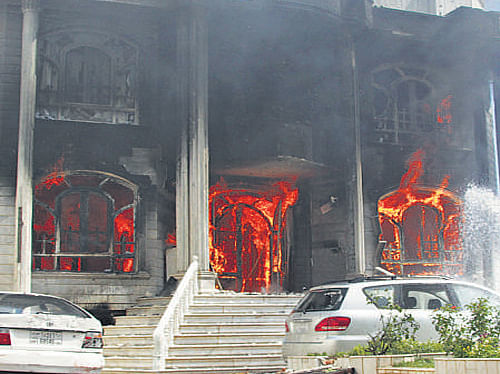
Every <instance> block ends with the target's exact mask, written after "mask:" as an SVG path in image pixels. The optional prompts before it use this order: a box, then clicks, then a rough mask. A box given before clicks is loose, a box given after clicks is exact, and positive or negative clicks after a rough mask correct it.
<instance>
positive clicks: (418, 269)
mask: <svg viewBox="0 0 500 374" xmlns="http://www.w3.org/2000/svg"><path fill="white" fill-rule="evenodd" d="M422 157H423V152H422V151H419V152H416V153H415V154H414V156H413V159H412V161H411V162H410V167H409V170H408V172H407V173H406V174H405V175H404V176H403V178H402V179H401V184H400V187H399V189H398V190H396V191H393V192H391V193H389V194H387V195H385V196H383V197H381V198H380V200H379V202H378V214H379V223H380V228H381V234H380V243H381V244H383V248H382V253H381V265H382V266H383V267H385V268H386V269H387V270H389V271H391V272H393V273H395V274H398V275H415V274H418V275H424V274H439V275H456V274H460V273H461V272H462V271H463V261H462V260H463V259H462V256H463V250H462V249H463V248H462V240H461V237H460V229H459V225H460V220H461V217H462V215H461V210H462V203H461V201H460V199H458V197H456V196H455V194H453V193H452V192H451V191H448V190H446V187H447V185H448V180H447V178H445V179H444V180H443V182H442V183H441V185H440V186H439V187H427V186H421V185H418V181H419V178H420V176H421V175H422V174H423V168H422Z"/></svg>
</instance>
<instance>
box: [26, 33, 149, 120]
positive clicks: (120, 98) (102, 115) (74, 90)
mask: <svg viewBox="0 0 500 374" xmlns="http://www.w3.org/2000/svg"><path fill="white" fill-rule="evenodd" d="M38 48H39V50H38V56H39V60H38V62H37V104H36V113H35V115H36V118H38V119H45V120H61V121H77V122H93V123H112V124H129V125H137V124H139V118H138V100H137V74H138V69H139V68H138V66H139V49H138V46H136V45H135V44H133V43H132V42H131V41H129V40H125V39H123V38H119V37H117V36H114V35H111V34H106V33H100V32H98V31H96V32H85V33H83V32H81V31H78V30H73V29H68V30H60V31H57V32H55V33H49V34H46V35H43V36H42V37H41V38H40V40H39V43H38Z"/></svg>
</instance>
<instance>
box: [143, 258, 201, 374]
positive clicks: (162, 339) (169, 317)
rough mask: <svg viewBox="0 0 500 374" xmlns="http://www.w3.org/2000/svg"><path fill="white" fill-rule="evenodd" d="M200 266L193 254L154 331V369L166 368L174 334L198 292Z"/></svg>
mask: <svg viewBox="0 0 500 374" xmlns="http://www.w3.org/2000/svg"><path fill="white" fill-rule="evenodd" d="M198 267H199V265H198V258H197V257H196V256H193V262H191V265H189V267H188V269H187V271H186V273H185V274H184V276H183V278H182V280H181V282H180V283H179V286H177V289H176V290H175V293H174V296H173V297H172V300H170V302H169V303H168V306H167V309H165V312H164V313H163V316H162V317H161V319H160V321H159V322H158V326H156V329H155V331H154V333H153V341H154V353H153V369H154V370H164V369H165V358H166V357H168V349H169V347H171V346H172V345H173V342H174V336H175V334H176V333H178V331H179V326H180V324H181V322H182V319H183V317H184V315H185V314H186V312H187V310H188V308H189V305H191V303H192V301H193V298H194V296H195V295H196V294H197V293H198V289H199V283H198Z"/></svg>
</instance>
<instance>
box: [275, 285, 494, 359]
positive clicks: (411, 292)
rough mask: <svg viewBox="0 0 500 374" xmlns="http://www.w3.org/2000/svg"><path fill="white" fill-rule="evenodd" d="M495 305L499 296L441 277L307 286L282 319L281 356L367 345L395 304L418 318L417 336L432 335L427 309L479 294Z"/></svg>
mask: <svg viewBox="0 0 500 374" xmlns="http://www.w3.org/2000/svg"><path fill="white" fill-rule="evenodd" d="M480 297H482V298H487V299H489V301H490V303H492V304H493V305H497V306H500V295H498V294H496V293H495V292H494V291H492V290H490V289H487V288H485V287H482V286H478V285H475V284H472V283H467V282H461V281H456V280H451V279H446V278H440V277H412V278H386V279H381V278H362V279H359V280H354V281H350V282H339V283H332V284H328V285H324V286H318V287H314V288H311V289H310V290H309V292H308V293H307V294H306V295H305V296H304V297H303V298H302V299H301V300H300V302H299V303H298V304H297V306H296V307H295V308H294V310H293V311H292V313H291V314H290V316H289V317H288V318H287V320H286V331H287V333H286V337H285V340H284V342H283V354H284V356H285V357H289V356H301V355H307V354H310V353H318V354H322V353H327V354H333V353H337V352H345V351H349V350H351V349H352V348H353V347H355V346H356V345H359V344H366V343H367V341H368V338H369V337H368V335H369V334H373V333H375V332H377V331H378V330H379V329H380V328H381V316H383V315H386V314H389V313H393V311H392V310H391V309H390V308H388V307H387V306H388V305H389V304H390V303H395V304H397V305H399V306H400V307H401V308H403V310H404V311H405V312H407V313H410V314H411V315H412V316H413V317H414V318H415V320H416V321H417V322H418V323H419V325H420V328H419V330H418V331H417V339H419V340H421V341H426V340H429V339H435V338H437V333H436V331H435V329H434V326H433V324H432V312H433V311H434V310H436V309H439V308H440V307H441V306H444V305H446V304H451V305H455V306H463V305H466V304H469V303H470V302H472V301H473V300H475V299H478V298H480Z"/></svg>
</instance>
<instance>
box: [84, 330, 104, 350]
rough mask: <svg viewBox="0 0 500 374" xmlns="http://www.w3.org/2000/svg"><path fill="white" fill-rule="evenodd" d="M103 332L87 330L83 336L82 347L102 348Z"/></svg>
mask: <svg viewBox="0 0 500 374" xmlns="http://www.w3.org/2000/svg"><path fill="white" fill-rule="evenodd" d="M102 346H103V344H102V334H101V333H100V332H87V333H86V334H85V337H84V338H83V344H82V348H102Z"/></svg>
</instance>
